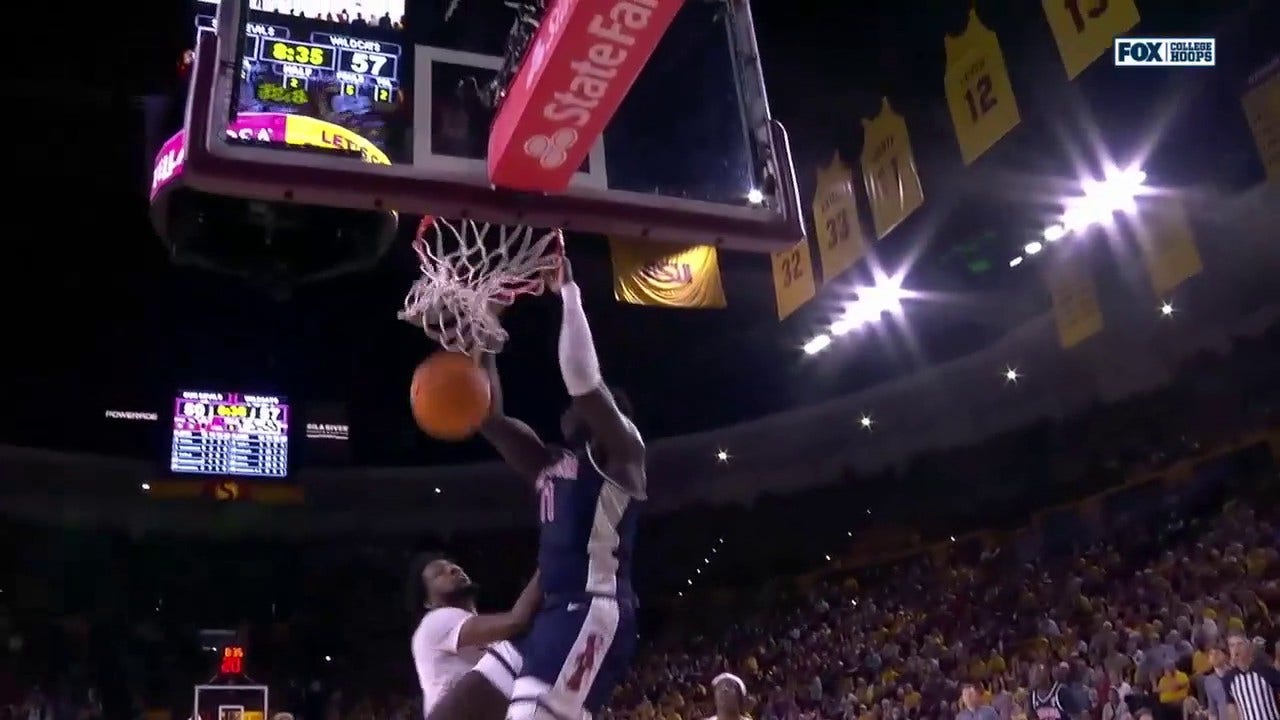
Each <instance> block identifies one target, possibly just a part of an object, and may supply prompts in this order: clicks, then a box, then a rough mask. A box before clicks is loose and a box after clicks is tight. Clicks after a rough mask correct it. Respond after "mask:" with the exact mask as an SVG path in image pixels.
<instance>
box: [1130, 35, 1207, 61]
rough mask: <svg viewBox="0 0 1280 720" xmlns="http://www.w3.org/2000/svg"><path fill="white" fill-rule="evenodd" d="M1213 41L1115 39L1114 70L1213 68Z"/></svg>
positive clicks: (1194, 39) (1198, 39)
mask: <svg viewBox="0 0 1280 720" xmlns="http://www.w3.org/2000/svg"><path fill="white" fill-rule="evenodd" d="M1215 46H1216V41H1215V40H1214V39H1213V38H1116V40H1115V59H1116V67H1213V65H1214V63H1215V62H1216V61H1217V49H1216V47H1215Z"/></svg>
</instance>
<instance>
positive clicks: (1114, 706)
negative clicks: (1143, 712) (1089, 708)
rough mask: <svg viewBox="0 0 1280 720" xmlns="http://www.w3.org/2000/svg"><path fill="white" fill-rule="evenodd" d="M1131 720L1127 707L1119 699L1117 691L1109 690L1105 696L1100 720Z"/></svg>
mask: <svg viewBox="0 0 1280 720" xmlns="http://www.w3.org/2000/svg"><path fill="white" fill-rule="evenodd" d="M1131 718H1132V715H1130V714H1129V706H1128V705H1126V704H1125V702H1124V699H1123V698H1121V697H1120V692H1119V690H1117V689H1116V688H1111V691H1110V692H1109V693H1108V694H1107V702H1106V704H1105V705H1103V706H1102V720H1131Z"/></svg>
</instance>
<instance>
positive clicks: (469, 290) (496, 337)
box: [398, 216, 564, 356]
mask: <svg viewBox="0 0 1280 720" xmlns="http://www.w3.org/2000/svg"><path fill="white" fill-rule="evenodd" d="M490 231H495V232H496V238H490V237H489V234H490ZM413 250H414V252H416V253H417V254H418V260H419V264H418V266H419V269H420V270H421V271H422V277H420V278H418V280H417V281H416V282H414V283H413V286H412V287H410V288H409V294H408V295H406V296H405V298H404V309H403V310H401V311H400V313H399V315H398V317H399V318H400V319H401V320H404V321H405V322H408V323H412V324H414V325H417V326H418V327H420V328H422V329H423V331H424V332H426V334H427V336H428V337H430V338H431V339H432V340H435V341H436V342H438V343H440V345H442V346H443V347H444V348H445V349H446V350H452V351H454V352H462V353H466V354H468V355H472V356H474V355H475V354H476V353H480V352H498V351H499V350H501V349H502V346H503V344H504V343H505V342H506V341H507V332H506V331H505V330H503V329H502V324H501V323H499V322H498V316H497V315H496V314H495V313H494V312H493V308H495V307H496V306H506V305H510V304H511V303H513V302H515V299H516V296H517V295H524V294H532V295H539V294H541V293H542V291H543V290H545V289H546V281H545V279H544V277H543V275H544V273H545V272H546V271H548V270H554V269H557V268H559V267H560V261H561V258H562V257H563V256H564V238H563V235H562V234H561V233H560V231H559V230H552V231H550V232H548V233H545V234H543V235H542V236H540V237H538V238H537V239H536V240H535V239H534V231H533V228H531V227H527V226H524V225H517V226H513V227H508V226H506V225H491V224H490V223H477V222H475V221H473V220H456V221H452V220H445V219H443V218H436V217H431V216H427V217H424V218H423V219H422V223H421V224H420V225H419V226H418V237H417V238H416V239H415V240H414V241H413Z"/></svg>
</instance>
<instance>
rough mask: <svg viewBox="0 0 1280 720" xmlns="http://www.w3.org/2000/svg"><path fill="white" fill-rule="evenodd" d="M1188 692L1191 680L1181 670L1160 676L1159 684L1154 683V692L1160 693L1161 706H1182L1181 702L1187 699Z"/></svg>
mask: <svg viewBox="0 0 1280 720" xmlns="http://www.w3.org/2000/svg"><path fill="white" fill-rule="evenodd" d="M1190 690H1191V680H1189V679H1188V678H1187V674H1186V673H1184V672H1182V671H1181V670H1174V671H1173V672H1172V673H1165V674H1163V675H1161V676H1160V682H1158V683H1156V691H1157V692H1159V693H1160V703H1161V704H1162V705H1172V704H1174V703H1178V704H1182V701H1183V700H1186V699H1187V695H1188V693H1189V692H1190Z"/></svg>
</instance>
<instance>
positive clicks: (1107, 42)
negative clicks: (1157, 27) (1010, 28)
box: [1043, 0, 1140, 80]
mask: <svg viewBox="0 0 1280 720" xmlns="http://www.w3.org/2000/svg"><path fill="white" fill-rule="evenodd" d="M1043 3H1044V15H1045V19H1047V20H1048V21H1049V29H1050V30H1052V31H1053V39H1054V41H1055V42H1057V44H1058V54H1059V55H1061V56H1062V64H1063V65H1064V66H1065V67H1066V68H1067V79H1068V80H1075V79H1076V76H1077V75H1079V74H1080V73H1082V72H1084V69H1085V68H1087V67H1089V66H1090V65H1092V64H1093V61H1094V60H1097V59H1098V58H1099V57H1101V56H1102V54H1103V53H1105V52H1107V51H1108V50H1110V49H1111V46H1112V43H1113V42H1114V41H1115V39H1116V37H1117V36H1119V35H1124V34H1125V33H1127V32H1129V31H1130V30H1132V29H1133V26H1134V25H1137V24H1138V20H1139V19H1140V18H1139V16H1138V6H1137V5H1135V4H1134V0H1043Z"/></svg>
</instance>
